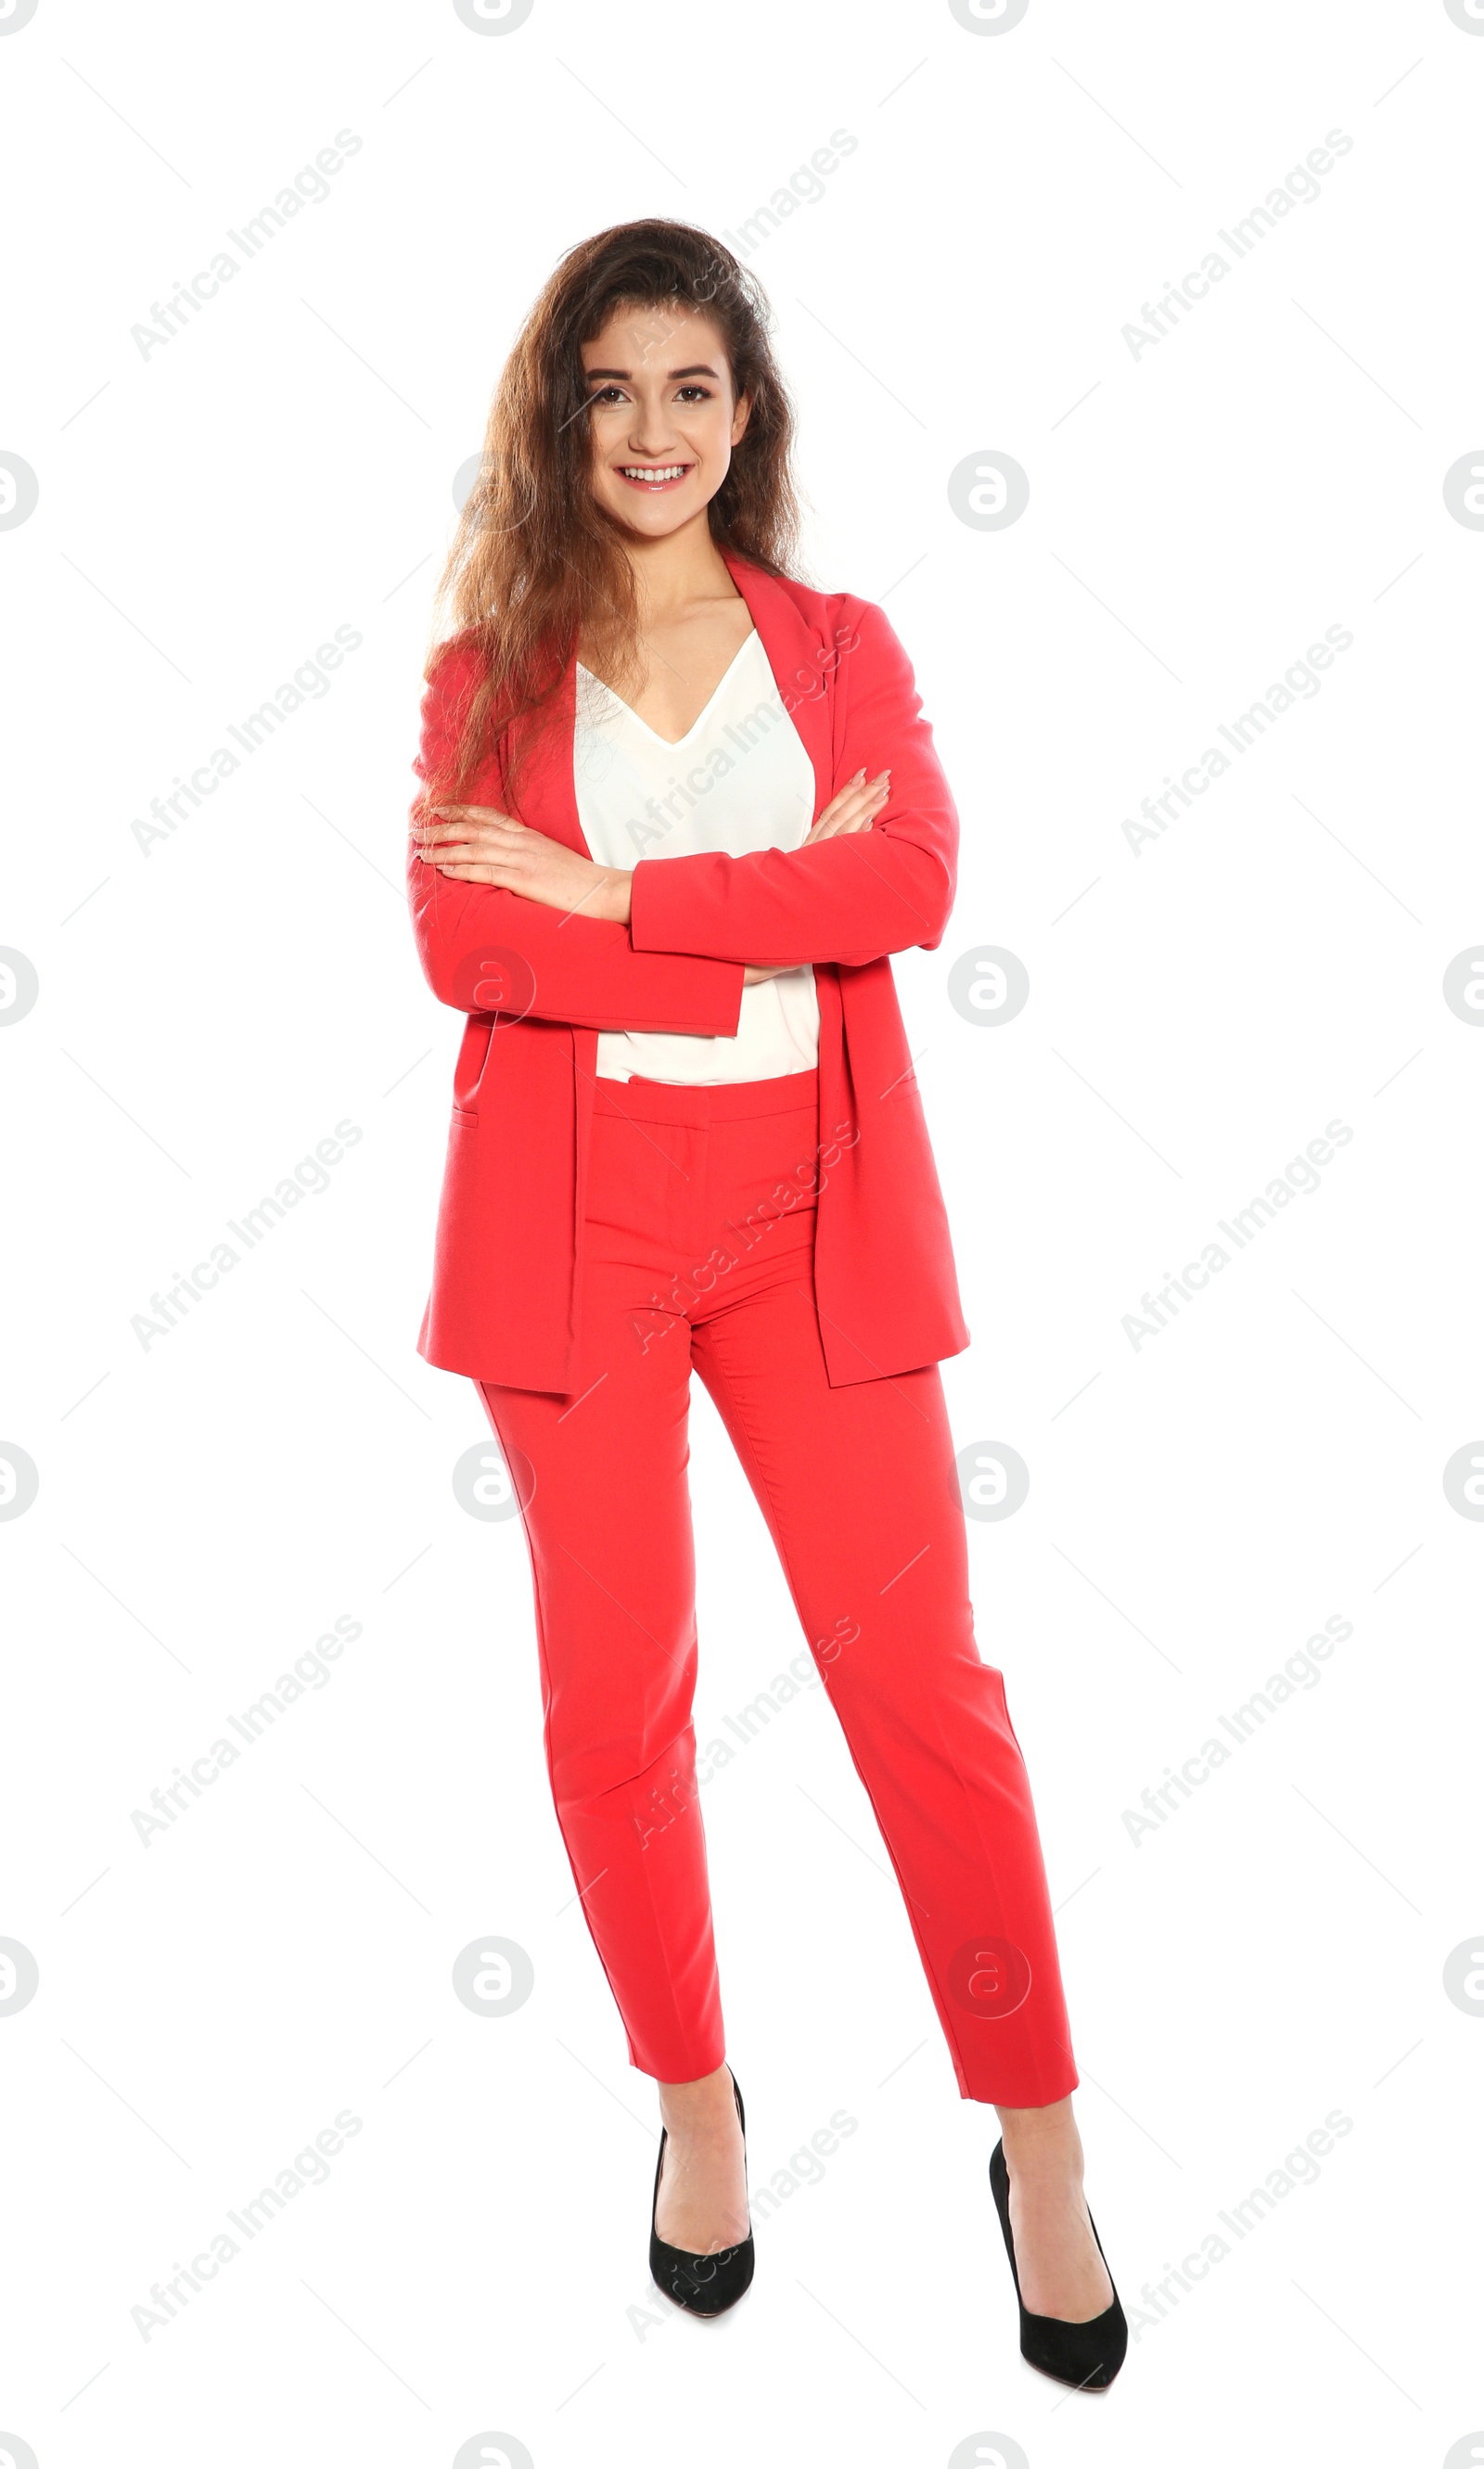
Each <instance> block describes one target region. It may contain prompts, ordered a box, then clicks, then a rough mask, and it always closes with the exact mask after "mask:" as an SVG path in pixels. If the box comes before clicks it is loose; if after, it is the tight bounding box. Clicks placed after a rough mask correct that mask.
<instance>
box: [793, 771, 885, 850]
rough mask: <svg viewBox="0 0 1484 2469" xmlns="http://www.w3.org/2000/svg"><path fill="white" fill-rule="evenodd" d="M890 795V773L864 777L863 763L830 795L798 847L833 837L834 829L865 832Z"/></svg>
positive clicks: (868, 829)
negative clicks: (869, 777)
mask: <svg viewBox="0 0 1484 2469" xmlns="http://www.w3.org/2000/svg"><path fill="white" fill-rule="evenodd" d="M891 794H892V774H891V772H890V771H886V772H878V773H877V774H876V776H875V778H874V780H868V779H867V777H866V766H865V764H864V763H863V764H862V765H861V768H860V770H859V771H858V772H857V773H856V774H855V777H854V779H853V780H847V781H846V784H845V787H844V788H843V789H842V790H841V791H840V793H839V795H838V796H834V797H831V799H830V801H829V804H828V805H827V806H826V807H825V809H824V812H823V815H822V816H821V817H820V819H819V821H818V822H817V823H816V824H815V826H814V829H813V830H812V831H811V832H810V833H809V834H808V836H807V838H806V839H805V840H804V841H803V842H802V846H803V847H804V848H809V847H810V846H811V845H812V844H813V842H815V841H827V840H833V839H834V837H835V835H836V834H837V833H838V832H869V831H870V827H871V825H872V823H873V822H874V821H875V819H876V817H877V816H878V815H879V814H880V812H881V809H882V807H883V806H884V805H885V804H886V802H887V799H888V798H889V797H890V796H891Z"/></svg>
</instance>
